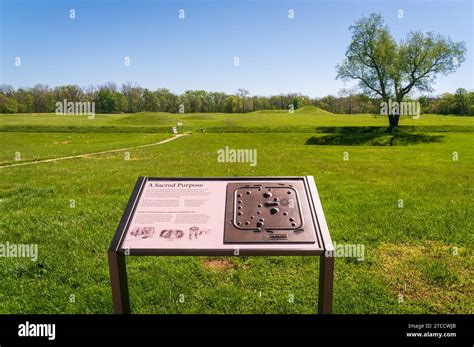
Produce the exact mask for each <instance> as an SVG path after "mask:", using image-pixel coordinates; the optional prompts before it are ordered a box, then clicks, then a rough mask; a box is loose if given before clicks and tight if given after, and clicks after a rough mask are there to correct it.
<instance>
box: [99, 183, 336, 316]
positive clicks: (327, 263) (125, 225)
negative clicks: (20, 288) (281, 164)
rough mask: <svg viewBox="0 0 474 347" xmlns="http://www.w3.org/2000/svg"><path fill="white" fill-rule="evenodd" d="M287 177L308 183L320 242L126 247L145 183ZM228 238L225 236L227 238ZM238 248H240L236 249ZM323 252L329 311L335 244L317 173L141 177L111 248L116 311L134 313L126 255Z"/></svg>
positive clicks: (321, 302)
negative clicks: (258, 175)
mask: <svg viewBox="0 0 474 347" xmlns="http://www.w3.org/2000/svg"><path fill="white" fill-rule="evenodd" d="M256 180H257V181H262V180H264V181H275V182H278V181H286V180H301V181H302V182H303V183H304V187H305V190H306V194H307V197H308V200H309V202H310V209H311V214H312V218H313V222H314V227H315V233H316V242H315V243H314V244H304V243H301V244H298V245H297V246H293V247H287V246H286V245H285V244H261V247H252V246H248V245H247V244H244V243H242V244H235V243H234V244H232V247H231V248H229V247H227V248H224V247H216V248H213V249H209V248H206V249H199V248H188V249H183V248H181V249H179V248H172V249H170V248H166V249H155V248H152V249H150V248H148V249H143V248H137V249H134V248H123V247H122V244H123V242H124V238H125V235H126V234H127V231H128V229H129V226H130V223H131V220H132V217H133V215H134V212H135V210H136V207H137V203H138V201H139V199H140V196H141V194H142V192H143V190H144V187H145V184H146V183H147V182H150V181H160V182H162V181H170V182H176V181H227V182H243V181H248V182H251V181H256ZM223 242H224V240H223ZM236 249H238V252H236ZM301 255H310V256H319V257H320V266H319V269H320V270H319V271H320V272H319V299H318V312H319V313H323V314H328V313H331V312H332V291H333V278H334V247H333V244H332V240H331V236H330V234H329V229H328V227H327V223H326V218H325V217H324V212H323V209H322V205H321V201H320V199H319V195H318V191H317V188H316V184H315V181H314V178H313V176H276V177H267V176H263V177H205V178H202V177H184V178H183V177H139V178H138V180H137V182H136V184H135V187H134V189H133V192H132V194H131V196H130V199H129V201H128V204H127V206H126V208H125V211H124V213H123V215H122V218H121V220H120V223H119V225H118V227H117V230H116V232H115V235H114V237H113V239H112V242H111V244H110V247H109V250H108V261H109V272H110V281H111V287H112V300H113V307H114V313H118V314H123V313H131V311H130V299H129V293H128V283H127V269H126V261H125V257H126V256H301Z"/></svg>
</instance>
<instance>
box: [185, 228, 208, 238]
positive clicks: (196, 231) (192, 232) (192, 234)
mask: <svg viewBox="0 0 474 347" xmlns="http://www.w3.org/2000/svg"><path fill="white" fill-rule="evenodd" d="M209 233H210V231H209V230H208V229H200V228H199V227H196V226H192V227H191V228H189V239H190V240H192V239H197V238H198V236H200V235H202V234H209Z"/></svg>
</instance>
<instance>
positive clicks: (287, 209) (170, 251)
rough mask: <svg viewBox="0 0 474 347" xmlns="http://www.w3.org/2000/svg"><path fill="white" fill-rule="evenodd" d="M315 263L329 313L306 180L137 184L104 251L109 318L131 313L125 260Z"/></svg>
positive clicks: (327, 249) (327, 255)
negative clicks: (305, 258) (293, 259)
mask: <svg viewBox="0 0 474 347" xmlns="http://www.w3.org/2000/svg"><path fill="white" fill-rule="evenodd" d="M129 255H131V256H139V255H155V256H166V255H178V256H179V255H183V256H184V255H195V256H209V255H229V256H239V255H316V256H320V257H321V262H320V263H321V266H320V293H319V312H321V313H330V312H331V302H332V281H333V266H334V259H333V245H332V241H331V237H330V235H329V231H328V228H327V225H326V220H325V218H324V214H323V210H322V207H321V203H320V200H319V196H318V192H317V189H316V185H315V182H314V179H313V177H312V176H299V177H235V178H150V177H140V178H139V179H138V181H137V183H136V185H135V188H134V191H133V194H132V196H131V198H130V200H129V203H128V205H127V208H126V210H125V213H124V215H123V217H122V220H121V222H120V224H119V226H118V229H117V232H116V234H115V236H114V238H113V240H112V243H111V245H110V248H109V266H110V275H111V282H112V292H113V293H112V294H113V300H114V311H115V312H116V313H127V312H130V306H129V298H128V288H127V279H126V268H125V256H129Z"/></svg>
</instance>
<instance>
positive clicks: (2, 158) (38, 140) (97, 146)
mask: <svg viewBox="0 0 474 347" xmlns="http://www.w3.org/2000/svg"><path fill="white" fill-rule="evenodd" d="M1 134H2V145H1V149H2V151H1V152H0V166H1V165H7V164H13V163H16V162H18V160H17V159H20V162H24V161H32V160H39V159H49V158H56V157H62V156H69V155H76V154H84V153H92V152H100V151H105V150H109V149H114V148H128V147H134V146H139V145H144V144H148V143H153V142H159V141H161V140H164V139H166V138H168V137H170V136H171V135H166V134H150V133H147V134H140V133H130V134H122V133H110V134H109V133H107V134H103V133H41V132H40V133H32V132H26V133H25V132H4V133H1ZM17 154H19V156H17Z"/></svg>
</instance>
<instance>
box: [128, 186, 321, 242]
mask: <svg viewBox="0 0 474 347" xmlns="http://www.w3.org/2000/svg"><path fill="white" fill-rule="evenodd" d="M312 206H313V204H312V201H311V198H310V194H309V192H308V187H307V186H306V185H305V180H304V179H303V178H295V179H291V178H288V179H286V178H281V179H280V178H261V179H259V178H253V179H251V180H242V179H238V178H236V179H228V178H226V179H219V178H216V179H203V180H199V179H182V180H180V179H159V178H157V179H152V178H146V179H145V181H144V183H143V186H142V187H141V190H140V192H139V194H138V196H137V198H136V201H135V206H134V208H133V210H132V211H131V213H130V215H129V217H128V218H129V220H128V222H127V225H126V229H125V232H124V237H123V241H122V242H121V246H120V248H121V249H132V250H137V249H138V250H139V249H142V250H160V249H162V250H219V249H220V250H225V249H233V248H234V249H235V248H246V249H262V248H265V247H270V248H275V249H289V250H291V249H300V248H304V249H305V250H308V251H311V250H320V249H322V247H321V242H320V240H319V239H318V227H317V221H316V216H315V211H314V210H313V209H312Z"/></svg>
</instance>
